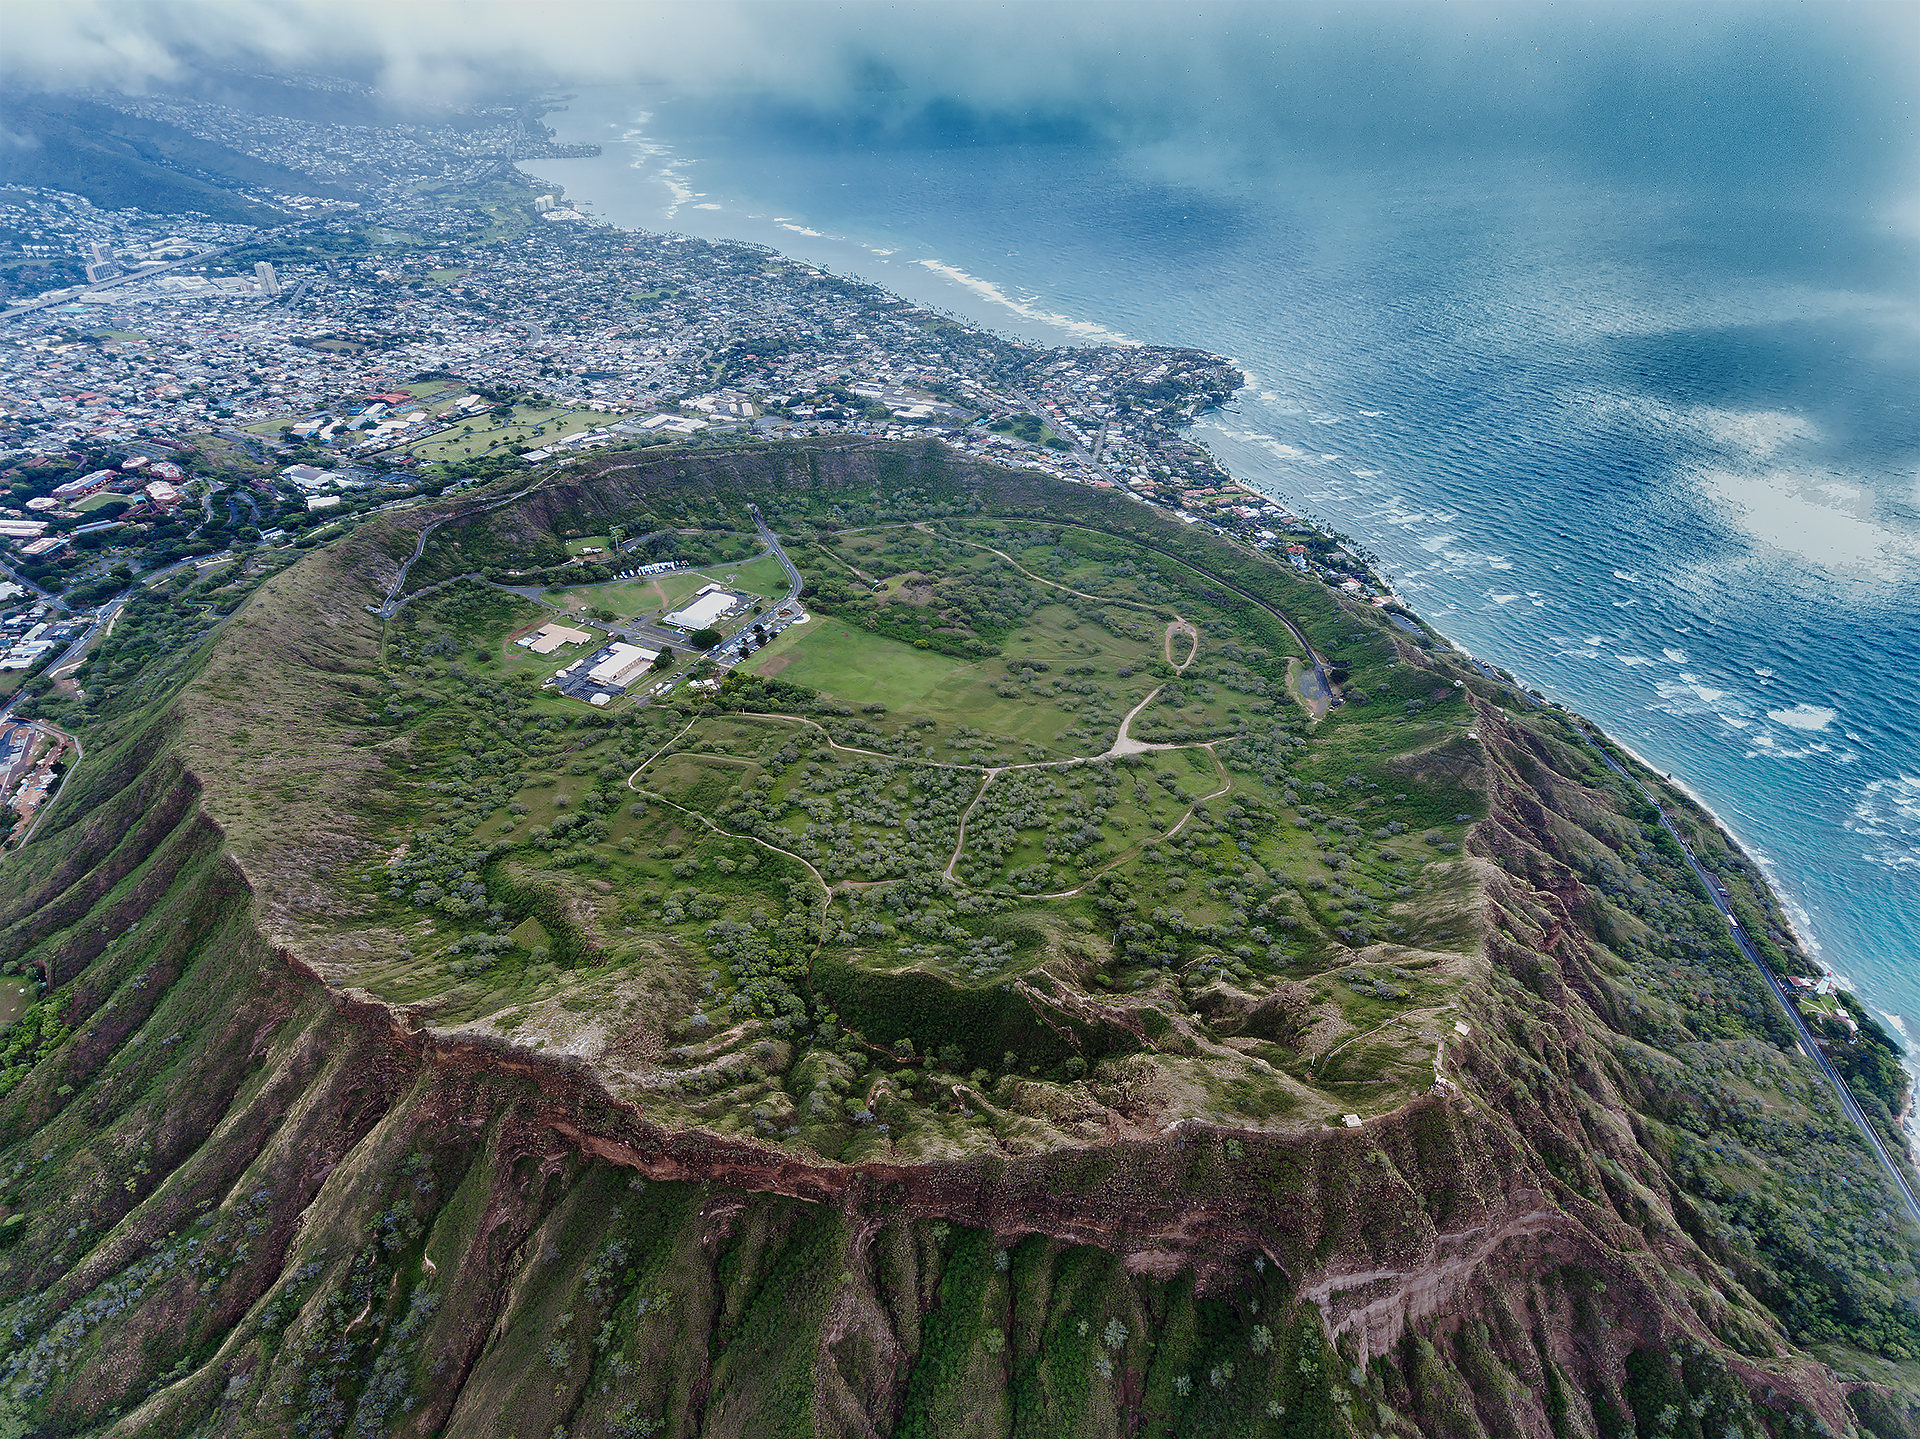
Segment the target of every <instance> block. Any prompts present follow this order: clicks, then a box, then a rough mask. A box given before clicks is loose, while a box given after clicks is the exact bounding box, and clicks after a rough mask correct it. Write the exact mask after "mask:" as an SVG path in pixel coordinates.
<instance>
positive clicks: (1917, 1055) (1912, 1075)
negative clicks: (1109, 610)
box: [515, 157, 1920, 1149]
mask: <svg viewBox="0 0 1920 1439" xmlns="http://www.w3.org/2000/svg"><path fill="white" fill-rule="evenodd" d="M539 158H547V157H536V158H535V159H533V160H530V161H523V162H519V163H518V164H516V167H515V168H516V169H517V170H518V171H519V173H520V174H521V175H522V176H523V177H524V178H526V179H527V180H528V181H530V182H534V183H538V184H540V185H546V186H550V187H551V188H552V189H553V190H555V191H556V192H557V193H559V194H562V195H564V194H566V186H565V185H564V184H563V183H562V182H559V181H553V180H546V179H542V178H540V177H538V176H535V175H533V174H531V173H530V172H529V170H528V169H526V168H523V167H525V166H528V165H532V164H537V163H539ZM588 203H590V204H591V203H592V202H591V201H589V202H588ZM586 223H588V224H590V225H598V226H604V227H605V228H607V229H610V230H614V231H619V232H624V233H635V234H659V235H669V234H676V233H679V232H674V231H666V230H661V231H649V230H648V229H647V228H646V227H645V226H642V225H623V224H620V223H618V222H616V221H613V220H610V219H608V218H606V217H605V216H603V215H599V214H591V213H590V214H588V215H587V216H586ZM687 238H690V239H697V238H703V237H699V236H693V235H689V236H687ZM706 243H710V244H741V245H750V246H754V247H756V248H768V249H773V250H774V251H775V253H778V254H780V255H782V256H783V257H784V258H789V259H791V258H793V257H790V256H787V255H786V252H785V251H784V250H780V249H778V247H776V246H767V245H765V244H764V242H762V241H759V240H754V239H746V238H737V237H726V238H717V239H712V240H707V241H706ZM846 243H849V244H858V243H859V242H857V241H852V240H849V241H847V242H846ZM798 263H805V264H809V265H815V266H816V267H817V268H820V269H823V270H828V271H829V273H837V271H834V270H832V269H831V268H830V267H829V266H828V265H826V264H822V263H820V262H817V261H813V260H802V261H798ZM926 268H928V269H929V270H931V271H932V272H934V273H937V274H942V275H943V277H947V278H952V276H951V275H949V274H948V271H949V270H950V269H952V267H948V266H944V265H940V266H935V265H928V266H926ZM955 273H965V272H957V271H956V272H955ZM846 278H849V279H852V280H854V281H856V282H857V283H861V284H867V285H871V286H873V287H874V288H875V289H877V290H880V291H883V292H884V293H887V294H889V295H894V296H896V297H897V298H899V299H901V300H903V301H905V302H906V303H908V304H911V305H916V306H920V307H922V308H928V309H936V308H937V307H935V306H932V305H930V304H927V303H926V302H923V301H919V300H914V299H912V298H911V297H910V296H907V295H904V294H901V293H900V292H898V291H897V290H894V289H893V288H892V287H891V286H890V285H888V284H887V283H886V282H884V281H883V280H880V279H873V278H868V277H865V276H861V275H858V274H849V275H848V276H846ZM968 279H969V280H973V281H976V282H977V283H979V284H984V285H992V282H991V281H988V280H983V279H981V278H980V277H977V276H972V275H971V274H969V275H968ZM954 282H955V283H959V284H962V287H963V288H968V289H971V288H973V287H972V286H970V285H967V284H965V283H964V282H962V281H959V280H957V279H956V280H955V281H954ZM993 288H995V289H997V288H998V287H997V286H993ZM1010 308H1016V311H1017V310H1018V307H1010ZM949 313H951V312H949ZM953 318H955V319H957V320H958V321H959V322H960V323H962V324H965V325H969V326H973V327H977V328H979V329H981V330H984V331H986V332H988V333H991V334H995V335H998V336H999V337H1000V338H1002V339H1004V340H1008V341H1010V342H1011V343H1015V344H1021V345H1032V346H1035V347H1036V348H1045V349H1067V350H1070V349H1101V348H1107V347H1109V346H1116V345H1119V346H1126V345H1134V344H1138V343H1140V342H1139V341H1134V340H1132V339H1131V338H1130V337H1125V338H1119V337H1118V336H1119V332H1117V331H1114V330H1113V329H1112V328H1111V327H1109V326H1107V325H1105V324H1103V323H1101V322H1099V321H1079V322H1074V323H1069V322H1068V321H1067V320H1066V318H1065V317H1056V316H1053V315H1051V314H1048V315H1046V316H1044V317H1041V318H1042V323H1051V324H1053V326H1054V327H1055V328H1058V329H1061V330H1062V331H1063V332H1065V333H1063V338H1062V341H1061V343H1059V344H1057V345H1045V344H1042V343H1041V342H1039V341H1036V340H1030V339H1026V338H1023V337H1021V336H1018V335H1006V334H1004V333H1002V332H1001V331H999V330H998V329H997V327H995V326H993V325H992V324H990V323H987V322H986V321H984V320H978V319H969V318H966V317H964V316H957V315H956V316H953ZM1029 318H1033V317H1032V316H1029ZM1082 326H1084V327H1087V329H1088V330H1089V331H1092V332H1097V333H1099V334H1100V335H1103V336H1107V337H1113V338H1104V339H1095V338H1090V337H1085V338H1079V339H1077V340H1076V339H1071V338H1067V337H1066V335H1068V334H1071V333H1072V332H1073V331H1074V330H1078V329H1080V328H1081V327H1082ZM1189 348H1197V347H1189ZM1201 353H1205V354H1207V355H1209V356H1212V357H1213V358H1214V359H1217V360H1219V361H1220V362H1221V363H1223V364H1225V365H1227V366H1230V367H1231V368H1232V369H1233V370H1235V371H1236V372H1237V373H1238V374H1239V375H1240V376H1241V377H1242V383H1241V386H1240V387H1239V389H1244V388H1245V387H1246V385H1248V384H1250V383H1252V376H1253V370H1252V369H1251V368H1250V367H1249V366H1248V365H1247V364H1246V363H1245V362H1243V361H1241V360H1238V359H1236V358H1235V357H1233V356H1231V355H1225V354H1218V353H1216V352H1214V351H1211V350H1204V351H1201ZM1239 389H1236V391H1235V393H1236V394H1237V393H1238V392H1239ZM1220 408H1222V406H1220V405H1214V406H1211V407H1209V408H1208V409H1206V410H1202V411H1200V412H1198V413H1197V414H1196V415H1195V416H1194V418H1193V419H1192V420H1189V421H1188V422H1187V423H1186V424H1184V425H1182V426H1181V427H1180V428H1179V430H1178V433H1179V434H1180V436H1181V437H1182V438H1183V439H1184V440H1185V441H1186V442H1187V443H1189V444H1192V445H1194V446H1195V447H1197V448H1198V449H1200V450H1202V451H1204V452H1205V453H1206V454H1207V455H1208V456H1210V457H1211V458H1212V460H1213V464H1214V466H1215V468H1216V469H1217V470H1218V471H1219V473H1220V474H1221V476H1222V477H1223V478H1224V479H1225V481H1226V483H1228V484H1230V485H1231V486H1232V487H1234V488H1235V489H1237V490H1240V491H1243V492H1244V493H1246V494H1247V495H1249V496H1251V497H1253V498H1256V499H1258V500H1260V501H1262V502H1263V503H1269V504H1278V505H1282V506H1284V507H1285V508H1287V509H1288V510H1289V511H1290V512H1291V513H1294V514H1296V515H1299V517H1300V518H1301V519H1303V520H1305V521H1306V522H1307V523H1309V524H1310V525H1312V526H1313V527H1314V528H1316V529H1319V530H1320V531H1321V532H1322V533H1323V534H1326V535H1328V536H1329V537H1332V538H1338V539H1342V540H1346V541H1348V542H1350V543H1358V544H1359V545H1360V547H1361V548H1363V549H1368V550H1369V551H1370V547H1369V546H1367V545H1366V543H1365V541H1364V540H1359V541H1356V540H1355V537H1353V536H1347V535H1341V534H1340V533H1339V532H1337V531H1334V530H1332V529H1330V528H1328V526H1327V525H1326V524H1325V522H1324V521H1321V520H1318V519H1315V518H1314V517H1312V516H1310V515H1306V514H1303V513H1302V512H1301V511H1300V510H1299V509H1298V508H1297V507H1296V506H1295V505H1294V504H1293V502H1291V501H1289V500H1286V499H1283V498H1282V497H1280V496H1278V495H1275V494H1269V493H1267V492H1266V491H1264V490H1261V489H1259V488H1258V487H1257V486H1256V485H1255V484H1254V483H1253V482H1252V481H1250V480H1248V479H1246V478H1245V477H1243V476H1241V475H1238V474H1235V473H1234V472H1233V471H1232V470H1231V469H1229V468H1228V467H1227V465H1226V464H1224V463H1223V462H1222V461H1221V460H1220V459H1219V458H1218V457H1217V456H1215V455H1214V453H1213V450H1212V448H1211V447H1210V446H1209V445H1207V444H1206V443H1205V442H1204V441H1203V440H1200V439H1198V438H1196V437H1195V436H1194V434H1193V425H1194V423H1195V421H1197V420H1198V419H1199V418H1200V416H1201V415H1204V414H1207V413H1211V412H1213V411H1214V410H1218V409H1220ZM1134 498H1135V500H1136V501H1137V502H1139V503H1142V504H1145V503H1148V502H1147V501H1146V500H1144V499H1141V498H1140V497H1139V496H1137V495H1136V496H1134ZM1357 558H1359V559H1360V563H1362V564H1364V565H1365V566H1366V570H1367V572H1368V574H1369V575H1370V576H1371V577H1372V578H1373V579H1374V581H1375V582H1376V585H1377V586H1378V588H1379V589H1380V591H1381V592H1382V593H1383V594H1384V595H1385V596H1387V598H1388V601H1389V602H1390V603H1391V604H1393V605H1395V606H1397V607H1399V608H1400V609H1402V610H1405V611H1406V612H1407V613H1408V614H1410V615H1412V616H1414V617H1415V618H1416V619H1417V620H1418V622H1419V623H1420V624H1421V625H1423V626H1425V627H1426V628H1427V629H1428V630H1430V631H1431V632H1432V633H1433V634H1434V635H1436V636H1437V637H1438V638H1439V639H1441V640H1443V641H1444V642H1445V643H1447V644H1448V645H1450V646H1452V647H1453V649H1454V650H1455V651H1456V652H1458V653H1459V654H1461V655H1462V656H1464V657H1466V658H1467V659H1469V660H1472V661H1474V662H1475V663H1477V664H1483V665H1493V666H1494V667H1495V668H1498V669H1500V670H1501V672H1502V673H1503V674H1505V675H1507V676H1509V677H1510V678H1511V679H1512V682H1513V683H1514V684H1515V685H1516V686H1517V687H1518V688H1519V689H1521V690H1522V691H1523V692H1526V693H1537V694H1541V695H1545V694H1546V691H1544V690H1541V689H1539V688H1538V687H1537V686H1536V685H1534V684H1533V683H1531V682H1530V681H1527V680H1525V679H1524V678H1522V677H1521V676H1519V675H1518V674H1516V673H1515V672H1514V671H1513V670H1511V669H1510V668H1508V667H1506V666H1504V665H1497V664H1495V662H1494V661H1490V660H1487V659H1484V658H1483V657H1481V656H1479V655H1476V654H1474V653H1473V652H1472V651H1471V650H1469V649H1468V648H1467V647H1466V646H1465V645H1463V644H1462V643H1461V642H1460V641H1459V640H1457V639H1456V638H1454V637H1453V636H1452V635H1450V634H1448V633H1446V631H1444V630H1442V629H1441V628H1440V627H1439V626H1437V625H1435V624H1434V623H1433V622H1432V621H1430V620H1428V619H1427V618H1426V617H1425V616H1424V615H1421V614H1420V612H1419V611H1418V610H1417V609H1416V608H1415V607H1414V606H1413V605H1412V604H1410V603H1409V602H1408V601H1407V600H1406V599H1405V598H1404V597H1402V596H1401V595H1400V594H1399V593H1398V592H1397V591H1395V590H1394V589H1393V588H1392V586H1391V585H1390V584H1389V583H1387V582H1386V581H1385V579H1384V578H1383V577H1382V576H1381V575H1380V573H1379V571H1378V570H1377V569H1376V567H1375V565H1374V564H1373V563H1372V562H1371V561H1370V560H1368V559H1366V558H1364V557H1357ZM1546 702H1547V703H1549V704H1554V705H1557V706H1559V707H1560V708H1563V709H1566V710H1568V711H1569V712H1571V713H1573V714H1575V715H1578V716H1579V717H1580V719H1581V720H1582V721H1583V722H1585V723H1586V724H1588V725H1590V726H1591V727H1592V728H1593V729H1594V731H1595V732H1596V733H1598V734H1600V735H1601V736H1603V737H1604V738H1605V739H1606V740H1607V742H1608V743H1610V744H1612V745H1614V746H1616V747H1617V748H1619V749H1620V750H1621V751H1622V752H1623V753H1625V754H1627V755H1629V756H1631V757H1632V759H1633V760H1634V762H1635V763H1636V764H1638V765H1640V766H1641V767H1642V768H1643V769H1645V770H1646V771H1647V772H1648V773H1650V774H1653V775H1656V776H1658V777H1659V778H1660V779H1661V780H1662V781H1663V782H1664V783H1666V784H1669V785H1671V786H1672V787H1673V788H1674V789H1676V790H1677V791H1679V792H1680V793H1681V794H1683V795H1684V796H1685V797H1686V798H1687V799H1688V800H1689V801H1690V802H1691V803H1693V804H1694V805H1696V806H1697V807H1698V808H1699V809H1700V810H1701V812H1702V813H1704V814H1705V815H1706V816H1707V817H1708V819H1709V820H1710V821H1711V822H1712V823H1713V825H1714V826H1715V828H1717V829H1718V830H1719V831H1720V833H1721V834H1722V835H1724V836H1725V837H1726V839H1727V841H1728V842H1729V844H1730V845H1731V846H1732V848H1733V849H1734V850H1735V851H1737V852H1738V853H1739V854H1740V855H1741V856H1742V857H1743V858H1745V859H1746V860H1747V861H1748V862H1749V863H1750V864H1752V865H1753V867H1754V869H1755V872H1756V873H1757V874H1758V875H1759V876H1760V878H1761V881H1762V883H1763V884H1764V885H1765V886H1766V890H1767V893H1768V895H1769V897H1770V898H1771V899H1772V901H1773V904H1774V906H1775V908H1776V909H1777V910H1778V912H1779V914H1780V916H1781V918H1782V919H1783V920H1784V921H1785V923H1786V927H1787V930H1788V932H1789V933H1790V934H1791V936H1792V938H1793V941H1794V944H1795V946H1796V947H1797V948H1798V949H1799V951H1800V953H1801V955H1802V956H1804V957H1805V959H1806V960H1807V961H1808V963H1809V964H1810V965H1812V966H1813V967H1814V968H1815V969H1816V970H1817V971H1818V972H1819V973H1820V974H1822V975H1824V976H1826V977H1828V978H1830V979H1831V980H1832V981H1833V982H1834V984H1835V985H1836V986H1837V987H1839V988H1842V989H1845V990H1846V991H1847V992H1848V993H1849V994H1852V995H1854V996H1855V997H1856V999H1858V1000H1859V1002H1860V1003H1861V1004H1863V1005H1865V1006H1867V1007H1868V1008H1870V1009H1872V1010H1873V1012H1874V1013H1876V1014H1878V1015H1879V1016H1880V1017H1881V1018H1882V1019H1883V1020H1885V1021H1886V1023H1887V1027H1888V1029H1889V1032H1890V1035H1891V1037H1892V1038H1893V1039H1894V1042H1895V1044H1896V1045H1897V1046H1898V1047H1899V1051H1900V1054H1899V1057H1900V1062H1901V1066H1902V1068H1904V1069H1905V1070H1906V1071H1907V1074H1908V1078H1909V1083H1910V1092H1909V1103H1908V1106H1907V1109H1906V1111H1905V1112H1904V1117H1905V1119H1906V1120H1907V1122H1906V1123H1905V1124H1904V1125H1903V1126H1902V1127H1903V1132H1904V1133H1905V1134H1906V1136H1907V1138H1908V1142H1909V1148H1910V1149H1920V1129H1917V1128H1916V1127H1915V1125H1914V1122H1913V1121H1914V1120H1915V1118H1916V1117H1920V1047H1916V1045H1915V1044H1914V1042H1913V1039H1912V1037H1911V1036H1910V1035H1909V1034H1908V1032H1907V1027H1906V1024H1905V1023H1904V1020H1903V1017H1902V1016H1900V1015H1898V1014H1894V1013H1892V1012H1890V1011H1887V1010H1885V1009H1882V1008H1880V1007H1879V1006H1877V1005H1872V1004H1870V1003H1869V1002H1868V1001H1867V1000H1866V999H1865V998H1863V997H1861V996H1860V993H1859V991H1858V989H1857V988H1856V986H1855V985H1854V983H1853V981H1852V980H1851V979H1849V978H1847V976H1845V975H1843V974H1841V973H1840V972H1839V971H1838V970H1836V969H1835V968H1834V967H1833V966H1832V965H1831V964H1829V963H1828V962H1827V960H1826V959H1825V958H1824V957H1823V954H1822V952H1821V946H1820V944H1819V943H1818V941H1816V940H1813V939H1811V938H1809V936H1808V934H1807V933H1806V932H1805V930H1804V929H1803V927H1802V924H1801V919H1804V918H1805V912H1804V910H1802V911H1800V917H1799V918H1796V914H1795V910H1796V906H1795V905H1794V904H1793V903H1792V902H1791V901H1790V899H1789V898H1788V896H1787V895H1786V894H1785V893H1784V892H1783V891H1782V889H1781V887H1780V885H1779V883H1778V881H1777V877H1776V870H1775V867H1774V866H1773V864H1772V863H1771V862H1770V861H1768V860H1765V859H1762V858H1761V857H1760V856H1759V855H1758V854H1757V853H1756V852H1755V851H1754V850H1753V848H1752V847H1751V846H1750V845H1749V844H1748V843H1747V842H1746V841H1745V840H1743V839H1742V838H1741V837H1740V836H1739V835H1738V834H1737V833H1736V832H1735V831H1734V829H1733V828H1732V827H1731V826H1730V825H1729V824H1728V823H1727V821H1726V820H1725V819H1724V818H1723V817H1722V816H1721V815H1720V813H1719V812H1718V811H1716V810H1715V809H1714V807H1713V806H1712V805H1711V804H1710V803H1708V801H1707V800H1706V799H1705V798H1704V797H1703V796H1702V795H1701V794H1700V793H1699V792H1698V791H1697V790H1695V789H1694V788H1693V787H1692V786H1691V785H1690V784H1688V783H1687V782H1686V781H1685V780H1683V779H1680V778H1677V777H1675V776H1674V775H1672V774H1670V773H1669V772H1668V771H1666V770H1665V769H1663V768H1661V767H1660V766H1658V765H1656V764H1654V763H1653V762H1652V761H1650V760H1649V759H1648V758H1647V757H1646V756H1645V755H1642V754H1641V753H1640V752H1639V751H1637V750H1636V749H1634V748H1633V747H1632V746H1631V745H1629V744H1627V743H1625V742H1624V741H1622V740H1620V739H1619V738H1618V737H1617V736H1615V735H1614V734H1613V733H1611V732H1610V731H1609V730H1607V729H1606V728H1605V727H1603V726H1602V725H1600V724H1599V723H1598V722H1597V721H1595V720H1593V719H1592V718H1590V717H1589V716H1588V715H1587V714H1586V712H1585V711H1584V710H1582V709H1580V708H1579V707H1578V706H1577V704H1575V703H1572V702H1567V701H1561V700H1556V699H1553V698H1551V697H1549V698H1547V700H1546Z"/></svg>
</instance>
